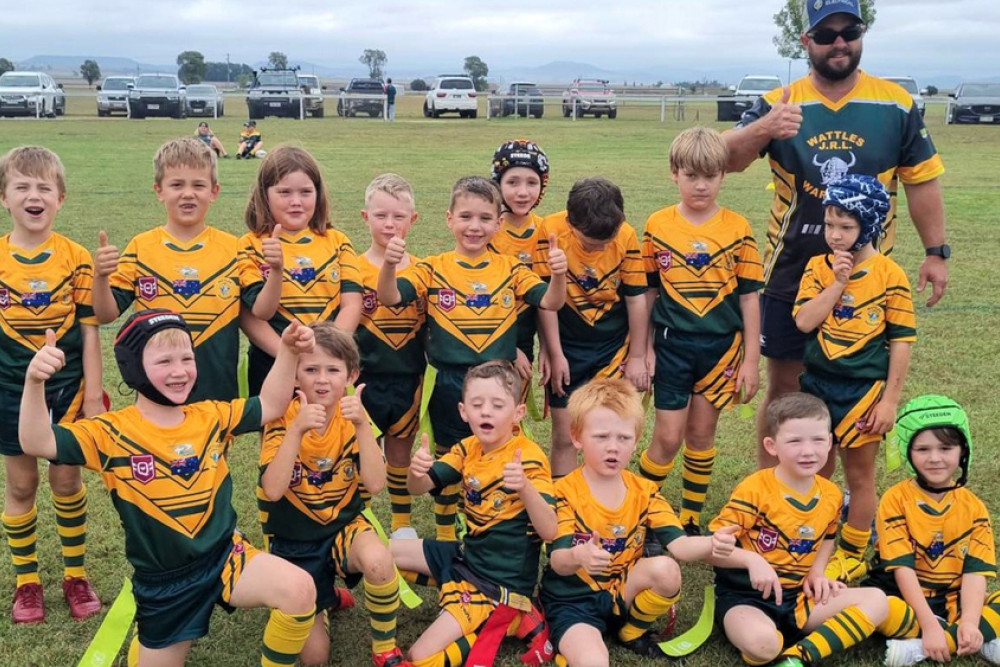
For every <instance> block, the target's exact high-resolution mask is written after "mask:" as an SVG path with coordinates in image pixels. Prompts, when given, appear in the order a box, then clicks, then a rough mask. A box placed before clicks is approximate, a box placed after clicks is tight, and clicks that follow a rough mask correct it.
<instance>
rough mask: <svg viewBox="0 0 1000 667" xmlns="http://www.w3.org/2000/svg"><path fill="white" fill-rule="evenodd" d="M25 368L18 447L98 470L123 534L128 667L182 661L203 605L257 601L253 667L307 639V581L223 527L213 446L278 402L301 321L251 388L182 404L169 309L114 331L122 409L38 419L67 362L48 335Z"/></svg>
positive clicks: (175, 327) (199, 630) (177, 331)
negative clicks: (131, 633) (133, 635)
mask: <svg viewBox="0 0 1000 667" xmlns="http://www.w3.org/2000/svg"><path fill="white" fill-rule="evenodd" d="M45 335H46V344H45V345H44V346H43V347H42V348H41V349H40V350H39V351H38V352H37V353H36V354H35V356H34V358H33V359H32V360H31V364H30V365H29V366H28V373H27V378H26V380H25V385H24V395H23V397H22V399H21V422H20V427H19V435H20V439H21V443H22V446H23V447H24V448H25V451H26V452H28V453H30V454H31V455H32V456H39V457H45V458H47V459H50V460H57V461H60V462H62V463H70V464H73V465H82V466H84V467H86V468H89V469H91V470H94V471H95V472H97V473H99V474H100V475H101V478H102V481H103V482H104V485H105V486H106V487H107V488H108V491H110V493H111V496H112V500H113V501H114V505H115V509H116V510H117V511H118V515H119V517H120V518H121V522H122V527H123V528H124V530H125V556H126V558H128V561H129V563H131V565H132V567H133V568H134V569H135V572H134V574H133V576H132V585H133V590H134V592H135V601H136V621H137V623H138V628H139V633H138V644H139V646H138V650H137V652H136V653H135V655H130V660H129V662H130V664H134V658H135V657H136V656H137V659H138V664H142V665H146V664H156V665H182V664H184V661H185V659H186V657H187V654H188V651H189V650H190V648H191V643H192V641H193V640H195V639H199V638H200V637H204V636H205V635H206V634H208V624H209V618H210V617H211V615H212V608H213V607H214V605H215V604H219V605H220V606H222V607H223V608H224V609H226V610H227V611H232V609H233V608H235V607H270V608H271V610H272V611H271V617H270V620H269V621H268V624H267V627H266V628H265V630H264V639H263V645H262V646H261V665H263V666H264V667H270V666H272V665H293V664H295V658H296V656H297V655H298V654H299V652H300V651H301V650H302V646H303V644H304V643H305V641H306V638H307V637H308V636H309V631H310V628H311V627H312V624H313V617H314V614H315V611H316V589H315V587H314V586H313V582H312V579H311V578H310V577H309V575H308V574H307V573H306V572H304V571H303V570H301V569H299V568H298V567H295V566H294V565H292V564H291V563H288V562H287V561H285V560H282V559H281V558H278V557H276V556H272V555H270V554H266V553H261V552H259V551H258V550H257V549H255V548H254V547H253V546H252V545H251V544H250V543H249V542H247V541H246V540H245V539H244V538H243V535H242V534H241V533H240V532H239V531H238V530H237V529H236V511H235V510H234V509H233V505H232V500H231V497H232V486H233V484H232V479H231V478H230V476H229V465H228V463H227V460H226V453H227V452H228V451H229V447H230V446H231V445H232V437H233V436H236V435H239V434H241V433H247V432H250V431H257V430H259V429H260V428H261V426H263V425H264V424H266V423H267V422H269V421H272V420H274V419H278V418H279V417H281V416H282V415H283V414H284V413H285V410H286V408H287V407H288V402H289V398H290V397H291V396H292V391H293V389H294V382H295V359H296V357H297V356H298V355H299V354H301V353H304V352H309V351H311V350H312V348H313V332H312V330H310V329H308V328H306V327H302V326H299V325H298V323H293V324H292V325H291V326H289V327H288V328H287V329H285V331H284V333H283V334H282V336H281V346H280V348H279V351H278V357H277V360H276V361H275V363H274V366H273V367H272V369H271V372H270V373H269V374H268V376H267V379H266V380H265V381H264V385H263V387H262V388H261V394H260V396H259V397H253V398H249V399H236V400H234V401H229V402H223V401H201V402H197V403H192V404H189V405H185V401H186V400H187V397H188V395H189V394H190V393H191V391H192V390H193V389H194V386H195V383H196V382H197V380H198V371H197V367H196V366H195V356H194V347H193V344H192V340H191V330H190V329H189V328H188V325H187V323H186V322H185V321H184V318H182V317H181V316H180V315H178V314H177V313H174V312H172V311H169V310H164V309H159V308H154V309H150V310H146V311H143V312H141V313H136V314H134V315H132V316H131V317H129V319H128V320H127V321H126V322H125V324H124V325H123V326H122V328H121V331H119V332H118V337H117V338H116V339H115V346H114V349H115V359H117V361H118V368H119V369H120V370H121V374H122V380H123V381H124V382H125V384H126V385H128V386H129V387H131V388H133V389H135V390H136V394H137V395H136V403H135V405H133V406H130V407H127V408H124V409H122V410H116V411H114V412H108V413H105V414H103V415H100V416H99V417H95V418H91V419H84V420H81V421H78V422H76V423H73V424H67V425H65V426H63V425H58V424H57V425H50V423H49V419H48V408H47V407H46V401H45V383H46V381H48V380H49V378H51V377H52V376H53V375H54V374H56V373H57V372H58V371H59V369H61V368H62V367H63V366H64V365H65V363H66V356H65V354H64V353H63V351H62V350H60V349H59V348H58V347H56V342H57V341H56V336H55V334H54V333H53V332H52V331H51V330H48V331H46V334H45Z"/></svg>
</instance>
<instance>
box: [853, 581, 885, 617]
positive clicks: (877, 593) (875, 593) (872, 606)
mask: <svg viewBox="0 0 1000 667" xmlns="http://www.w3.org/2000/svg"><path fill="white" fill-rule="evenodd" d="M860 590H863V591H864V592H865V597H864V598H863V599H862V602H861V604H860V605H859V606H860V607H862V609H863V610H864V611H865V612H866V613H867V614H868V618H869V620H871V622H872V623H874V624H875V625H878V624H879V623H881V622H882V621H884V620H885V619H886V617H888V616H889V598H888V597H886V595H885V593H884V592H882V591H881V590H879V589H877V588H863V589H860Z"/></svg>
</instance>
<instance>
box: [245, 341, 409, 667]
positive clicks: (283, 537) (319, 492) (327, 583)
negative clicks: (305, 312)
mask: <svg viewBox="0 0 1000 667" xmlns="http://www.w3.org/2000/svg"><path fill="white" fill-rule="evenodd" d="M310 327H311V328H312V330H313V332H314V333H315V337H316V346H315V349H314V350H313V351H312V352H309V353H303V354H301V355H299V364H298V370H297V372H296V379H297V381H298V386H299V390H298V392H297V395H298V400H296V401H292V404H291V405H290V406H289V407H288V411H287V412H286V413H285V414H284V416H282V417H281V418H280V419H277V420H275V421H273V422H271V423H270V424H268V425H267V428H266V429H265V430H264V444H263V448H262V450H261V454H260V482H259V485H258V488H257V498H258V504H259V506H260V514H261V522H262V523H263V530H264V535H265V537H266V539H267V546H268V550H269V551H270V552H271V553H272V554H274V555H276V556H281V557H282V558H284V559H285V560H287V561H289V562H291V563H294V564H295V565H298V566H299V567H301V568H302V569H304V570H306V571H307V572H309V574H311V575H312V578H313V582H314V583H315V584H316V609H317V614H318V615H320V619H321V620H322V621H323V622H320V623H316V624H314V625H313V628H312V632H311V633H310V635H309V640H308V641H307V642H306V644H305V646H304V647H303V648H302V653H301V655H300V656H299V658H300V660H301V662H302V664H303V665H325V664H326V663H327V662H329V660H330V635H329V631H328V624H327V620H326V613H327V609H329V608H330V607H332V606H336V605H338V604H339V602H340V600H339V599H338V596H337V595H336V593H335V592H334V575H337V576H340V577H342V578H344V579H345V580H346V581H347V582H348V584H349V585H351V586H354V585H356V584H357V583H358V579H360V578H362V575H363V578H364V588H365V606H366V607H367V608H368V611H369V612H370V614H371V619H370V622H371V636H372V659H373V661H374V663H375V666H376V667H405V666H407V665H408V664H409V663H407V662H406V661H405V660H404V659H403V654H402V653H401V652H400V650H399V649H398V648H397V647H396V609H397V607H398V606H399V586H398V584H397V581H396V571H395V570H394V569H393V563H392V555H391V554H390V553H389V549H388V548H387V547H386V546H385V545H384V544H382V541H381V540H380V539H379V538H378V535H376V533H375V530H374V528H373V527H372V525H371V524H370V523H369V522H368V520H367V519H366V518H364V517H363V516H362V515H361V510H363V509H364V499H363V498H362V495H361V485H362V484H364V488H365V489H367V490H368V492H369V493H371V494H377V493H378V492H379V491H380V490H381V489H382V487H384V486H385V461H384V460H383V459H382V452H381V450H380V449H379V446H378V443H377V442H376V441H375V434H374V432H373V431H372V425H371V422H370V421H369V420H368V415H367V414H366V413H365V409H364V407H363V406H362V404H361V401H362V397H363V395H364V394H365V393H366V392H367V391H370V389H367V388H366V386H365V385H364V384H359V385H358V389H357V392H356V393H355V394H354V395H353V396H347V395H346V393H345V391H346V389H347V387H349V386H350V385H351V384H352V383H353V382H354V381H355V380H357V378H358V369H359V366H360V363H361V358H360V353H359V352H358V346H357V344H356V343H355V342H354V339H353V338H352V337H351V335H350V334H349V333H346V332H343V331H340V330H339V329H337V328H336V327H334V326H333V323H332V322H316V323H314V324H312V325H310Z"/></svg>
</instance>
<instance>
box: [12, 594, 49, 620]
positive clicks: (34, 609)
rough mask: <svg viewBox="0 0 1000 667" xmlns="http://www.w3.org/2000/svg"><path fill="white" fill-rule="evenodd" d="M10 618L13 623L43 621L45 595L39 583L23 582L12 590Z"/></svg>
mask: <svg viewBox="0 0 1000 667" xmlns="http://www.w3.org/2000/svg"><path fill="white" fill-rule="evenodd" d="M10 615H11V619H12V620H13V621H14V622H15V623H23V624H26V625H28V624H33V623H43V622H44V621H45V597H44V596H43V595H42V585H41V584H24V585H22V586H18V587H17V590H15V591H14V608H13V609H12V610H11V614H10Z"/></svg>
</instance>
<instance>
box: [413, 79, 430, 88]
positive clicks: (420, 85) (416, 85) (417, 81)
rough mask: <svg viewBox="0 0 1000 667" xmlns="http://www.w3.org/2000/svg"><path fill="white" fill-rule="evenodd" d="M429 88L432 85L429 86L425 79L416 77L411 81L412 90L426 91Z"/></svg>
mask: <svg viewBox="0 0 1000 667" xmlns="http://www.w3.org/2000/svg"><path fill="white" fill-rule="evenodd" d="M429 89H430V86H428V85H427V82H426V81H424V80H423V79H414V80H413V81H411V82H410V90H414V91H424V90H429Z"/></svg>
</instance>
